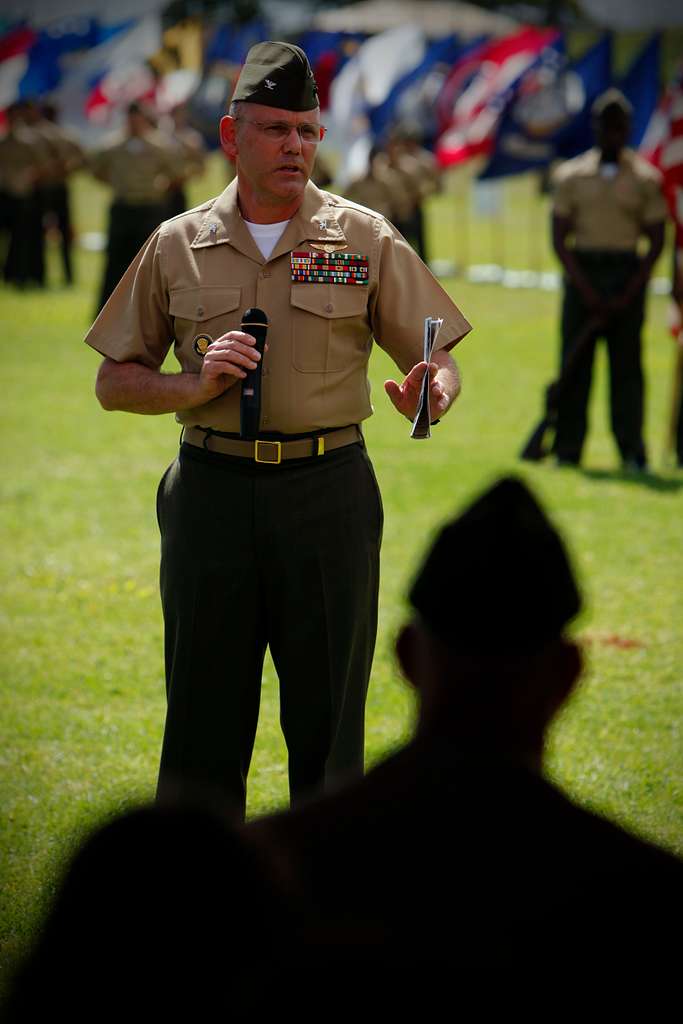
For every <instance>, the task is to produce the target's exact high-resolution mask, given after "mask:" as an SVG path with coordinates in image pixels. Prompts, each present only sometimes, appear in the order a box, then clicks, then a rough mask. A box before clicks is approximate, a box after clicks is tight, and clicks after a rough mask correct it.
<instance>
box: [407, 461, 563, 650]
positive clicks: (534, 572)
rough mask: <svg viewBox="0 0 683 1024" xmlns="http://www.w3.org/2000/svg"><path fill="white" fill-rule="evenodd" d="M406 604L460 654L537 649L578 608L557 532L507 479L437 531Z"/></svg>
mask: <svg viewBox="0 0 683 1024" xmlns="http://www.w3.org/2000/svg"><path fill="white" fill-rule="evenodd" d="M410 601H411V603H412V605H413V606H414V607H415V608H416V609H417V611H418V612H419V613H420V616H421V617H422V619H423V620H424V622H425V623H426V624H427V626H428V627H429V628H430V629H431V630H432V631H433V632H434V633H436V635H437V636H438V637H440V638H441V640H443V641H444V642H445V643H446V644H447V645H448V646H449V647H450V648H452V649H453V651H454V652H456V653H458V654H467V655H472V654H474V655H486V654H497V655H500V654H503V655H504V654H528V653H531V652H533V651H536V650H539V649H540V648H541V647H542V646H543V645H544V644H545V643H547V642H548V641H549V640H551V639H553V638H554V637H557V636H559V634H560V633H561V631H562V628H563V627H564V626H565V625H566V623H567V622H569V620H570V619H572V618H573V617H574V616H575V615H576V613H577V612H578V611H579V608H580V607H581V598H580V595H579V592H578V590H577V586H576V582H575V580H574V576H573V573H572V570H571V566H570V564H569V559H568V557H567V553H566V551H565V548H564V545H563V543H562V540H561V539H560V536H559V534H558V533H557V531H556V530H555V528H554V527H553V526H552V524H551V523H550V522H549V520H548V518H547V517H546V515H545V513H544V512H543V510H542V509H541V507H540V505H539V504H538V502H537V501H536V499H535V498H534V497H533V495H532V494H531V492H530V491H529V490H528V489H527V487H526V486H525V485H524V484H523V483H522V482H521V480H517V479H515V478H514V477H507V478H504V479H502V480H500V481H499V482H498V483H497V484H495V485H494V486H493V487H491V488H490V490H488V491H486V492H485V493H484V494H483V495H481V497H479V498H478V499H477V500H476V501H475V502H474V503H473V504H472V505H470V507H469V508H468V509H466V511H465V512H463V513H462V514H461V515H459V516H458V517H457V519H454V520H453V521H452V522H450V523H448V524H447V525H446V526H445V527H444V528H443V530H442V531H441V533H440V534H439V536H438V537H437V539H436V541H435V543H434V545H433V546H432V548H431V550H430V551H429V552H428V554H427V557H426V559H425V561H424V564H423V566H422V568H421V569H420V571H419V573H418V575H417V578H416V580H415V582H414V583H413V586H412V589H411V591H410Z"/></svg>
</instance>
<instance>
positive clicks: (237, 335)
mask: <svg viewBox="0 0 683 1024" xmlns="http://www.w3.org/2000/svg"><path fill="white" fill-rule="evenodd" d="M233 341H239V342H241V343H242V344H243V345H255V344H256V338H254V336H253V335H251V334H246V333H245V331H228V333H227V334H221V336H220V338H216V340H215V341H214V342H212V343H211V344H212V346H218V347H220V348H225V346H226V345H230V344H231V343H232V342H233Z"/></svg>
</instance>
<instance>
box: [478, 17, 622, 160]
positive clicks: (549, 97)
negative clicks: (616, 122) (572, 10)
mask: <svg viewBox="0 0 683 1024" xmlns="http://www.w3.org/2000/svg"><path fill="white" fill-rule="evenodd" d="M553 51H554V52H553ZM611 63H612V46H611V39H610V37H609V36H608V35H605V36H603V37H602V38H601V39H600V40H599V41H598V42H597V43H596V44H595V46H593V47H592V48H591V49H590V50H588V52H587V53H585V54H584V55H583V57H581V58H580V60H578V61H575V62H574V64H571V65H567V62H566V57H565V54H564V49H563V46H555V47H548V48H547V49H546V50H544V51H543V53H542V54H540V56H539V58H538V61H537V62H536V63H535V64H534V66H533V67H532V68H530V69H529V71H528V72H527V74H526V75H524V76H523V78H522V79H521V81H520V82H519V83H518V84H517V86H516V87H515V90H514V93H513V95H512V96H511V97H510V99H509V100H508V103H507V106H506V109H505V113H504V114H503V117H502V120H501V124H500V128H499V130H498V135H497V137H496V144H495V147H494V150H493V154H492V156H491V159H490V160H489V162H488V164H487V165H486V167H485V168H484V170H483V171H482V173H481V174H480V175H479V177H480V178H501V177H504V176H506V175H509V174H521V173H522V172H523V171H529V170H535V169H540V168H543V167H546V166H547V165H548V164H549V163H551V161H553V160H556V159H568V158H570V157H573V156H577V155H578V154H579V153H583V152H584V151H585V150H586V149H590V147H591V145H592V144H593V133H592V126H591V106H592V105H593V103H594V101H595V100H596V99H597V97H598V96H599V95H600V94H601V93H603V92H604V91H605V90H606V89H608V88H609V86H610V83H611V76H612V72H611Z"/></svg>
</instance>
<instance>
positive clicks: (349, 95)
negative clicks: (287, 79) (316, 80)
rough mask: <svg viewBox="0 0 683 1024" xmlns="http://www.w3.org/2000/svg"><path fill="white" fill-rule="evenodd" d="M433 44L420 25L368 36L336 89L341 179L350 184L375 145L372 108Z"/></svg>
mask: <svg viewBox="0 0 683 1024" xmlns="http://www.w3.org/2000/svg"><path fill="white" fill-rule="evenodd" d="M426 52H427V44H426V39H425V36H424V33H423V31H422V29H420V28H418V27H417V26H416V25H402V26H400V27H399V28H395V29H389V30H387V31H386V32H380V33H379V35H376V36H373V37H372V38H370V39H368V40H367V41H366V42H364V43H363V44H362V45H361V46H360V47H359V48H358V50H357V52H356V54H355V55H354V56H353V57H352V58H351V59H350V60H349V61H347V63H346V64H345V65H344V67H343V68H342V70H341V71H340V72H339V74H338V75H337V76H336V78H335V79H334V81H333V82H332V86H331V89H330V117H329V119H328V126H329V128H330V129H331V131H330V136H331V138H330V144H331V145H332V146H334V147H335V148H336V149H337V150H338V151H339V153H340V156H341V163H340V165H339V167H338V169H337V174H336V180H337V182H338V184H340V185H342V186H343V185H344V184H346V183H347V182H349V181H352V180H354V179H355V178H358V177H360V176H361V175H362V174H364V173H365V170H366V168H367V164H368V157H369V154H370V149H371V146H372V130H371V126H370V120H369V112H370V110H371V109H372V108H373V107H378V106H380V105H381V104H382V103H384V102H385V101H386V99H387V98H388V96H389V94H390V92H391V90H392V89H393V87H394V85H395V84H396V83H397V82H398V81H400V80H401V79H402V78H403V77H404V76H405V75H407V74H408V73H409V72H410V71H412V70H413V69H414V68H416V67H418V66H419V64H421V63H422V61H423V60H424V58H425V54H426Z"/></svg>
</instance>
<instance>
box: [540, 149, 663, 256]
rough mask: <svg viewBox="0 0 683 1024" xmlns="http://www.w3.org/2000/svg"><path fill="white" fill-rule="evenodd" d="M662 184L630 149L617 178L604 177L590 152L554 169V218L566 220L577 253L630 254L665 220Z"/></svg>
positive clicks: (597, 152) (596, 157)
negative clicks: (647, 231)
mask: <svg viewBox="0 0 683 1024" xmlns="http://www.w3.org/2000/svg"><path fill="white" fill-rule="evenodd" d="M660 181H661V177H660V175H659V172H658V171H657V170H655V168H654V167H652V166H651V165H650V164H649V163H647V161H645V160H643V158H642V157H640V156H638V154H637V153H635V152H634V151H633V150H631V149H624V150H622V152H621V154H620V157H619V164H618V170H617V173H616V175H614V176H613V177H609V176H605V174H604V165H601V163H600V150H599V149H597V148H594V149H589V150H588V152H586V153H582V154H581V156H577V157H575V158H574V159H573V160H568V161H567V162H566V163H563V164H560V166H559V167H558V168H557V169H556V171H555V173H554V175H553V187H554V200H553V212H554V213H555V214H556V215H557V216H559V217H568V218H569V219H570V221H571V223H572V228H573V231H574V248H575V249H579V250H580V249H603V250H612V251H614V252H633V251H635V248H636V245H637V243H638V239H639V238H640V235H641V234H642V230H643V228H644V227H647V226H648V225H651V224H657V223H659V222H660V221H663V220H664V219H665V217H666V203H665V200H664V197H663V195H662V190H661V186H660Z"/></svg>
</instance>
